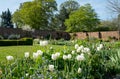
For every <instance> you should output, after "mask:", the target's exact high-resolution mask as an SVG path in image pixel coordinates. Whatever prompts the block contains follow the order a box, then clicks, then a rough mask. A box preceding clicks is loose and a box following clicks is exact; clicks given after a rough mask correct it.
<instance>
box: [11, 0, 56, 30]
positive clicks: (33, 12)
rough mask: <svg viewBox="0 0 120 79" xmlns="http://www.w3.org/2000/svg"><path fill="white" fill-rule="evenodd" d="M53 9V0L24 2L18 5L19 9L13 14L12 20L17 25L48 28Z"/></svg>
mask: <svg viewBox="0 0 120 79" xmlns="http://www.w3.org/2000/svg"><path fill="white" fill-rule="evenodd" d="M55 10H56V2H55V0H34V1H31V2H24V3H23V4H22V5H21V6H20V9H19V10H17V11H16V12H15V13H14V14H13V21H14V22H15V23H16V24H17V25H18V26H21V25H29V26H30V27H32V28H34V29H48V28H49V27H48V25H49V20H50V19H51V17H52V15H53V12H54V11H55ZM17 16H19V18H17Z"/></svg>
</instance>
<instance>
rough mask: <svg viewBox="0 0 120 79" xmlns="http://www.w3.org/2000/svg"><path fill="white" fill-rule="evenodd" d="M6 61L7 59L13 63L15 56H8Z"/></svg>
mask: <svg viewBox="0 0 120 79" xmlns="http://www.w3.org/2000/svg"><path fill="white" fill-rule="evenodd" d="M6 59H7V60H8V61H11V60H13V59H14V58H13V56H6Z"/></svg>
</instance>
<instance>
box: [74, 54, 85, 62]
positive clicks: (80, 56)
mask: <svg viewBox="0 0 120 79" xmlns="http://www.w3.org/2000/svg"><path fill="white" fill-rule="evenodd" d="M76 59H77V60H78V61H82V60H85V57H84V55H78V56H77V57H76Z"/></svg>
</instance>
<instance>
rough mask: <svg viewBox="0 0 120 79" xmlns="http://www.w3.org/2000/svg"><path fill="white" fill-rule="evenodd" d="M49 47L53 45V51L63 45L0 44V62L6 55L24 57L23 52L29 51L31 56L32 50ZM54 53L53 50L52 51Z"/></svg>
mask: <svg viewBox="0 0 120 79" xmlns="http://www.w3.org/2000/svg"><path fill="white" fill-rule="evenodd" d="M50 47H53V49H55V52H59V51H60V50H63V49H64V48H65V46H63V45H48V46H46V47H42V46H40V45H33V46H0V62H2V61H5V60H6V56H8V55H12V56H14V57H15V58H20V57H24V53H25V52H30V55H31V56H32V53H33V52H36V51H37V50H42V51H43V52H44V50H47V49H49V48H50ZM69 48H72V46H69ZM53 53H54V52H53Z"/></svg>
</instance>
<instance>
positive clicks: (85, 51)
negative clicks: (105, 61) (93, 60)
mask: <svg viewBox="0 0 120 79" xmlns="http://www.w3.org/2000/svg"><path fill="white" fill-rule="evenodd" d="M82 52H83V53H90V49H89V48H87V47H85V48H84V49H83V50H82Z"/></svg>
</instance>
